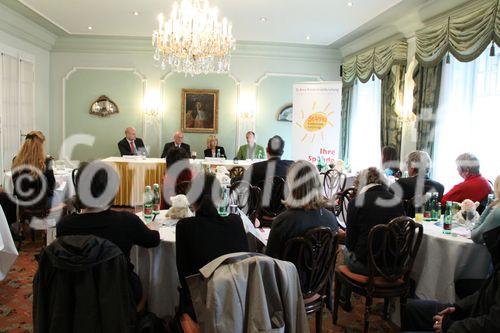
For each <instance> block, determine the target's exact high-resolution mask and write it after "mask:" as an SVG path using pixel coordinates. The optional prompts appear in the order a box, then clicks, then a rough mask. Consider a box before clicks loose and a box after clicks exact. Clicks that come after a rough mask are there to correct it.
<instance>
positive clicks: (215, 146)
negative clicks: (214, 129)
mask: <svg viewBox="0 0 500 333" xmlns="http://www.w3.org/2000/svg"><path fill="white" fill-rule="evenodd" d="M204 153H205V157H221V158H226V152H225V151H224V147H221V146H219V139H217V136H215V135H209V136H208V138H207V149H205V151H204Z"/></svg>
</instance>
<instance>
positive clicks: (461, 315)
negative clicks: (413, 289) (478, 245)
mask: <svg viewBox="0 0 500 333" xmlns="http://www.w3.org/2000/svg"><path fill="white" fill-rule="evenodd" d="M483 236H484V240H485V244H486V247H487V248H488V251H489V252H490V254H491V259H492V262H493V266H494V270H493V273H492V274H491V275H490V276H489V278H488V279H487V280H486V281H485V282H484V283H483V285H482V287H481V289H480V290H479V291H477V292H476V293H474V294H472V295H470V296H468V297H466V298H463V299H461V300H459V301H458V302H456V303H455V304H453V305H445V304H440V303H438V302H435V301H423V300H418V301H413V302H409V303H408V304H407V306H406V311H405V316H404V317H403V318H404V319H405V320H404V321H403V323H402V330H403V331H421V332H422V331H423V332H433V331H435V332H446V333H472V332H474V333H475V332H480V333H497V332H500V227H499V228H495V229H492V230H490V231H489V232H487V233H485V234H484V235H483ZM450 282H452V281H450Z"/></svg>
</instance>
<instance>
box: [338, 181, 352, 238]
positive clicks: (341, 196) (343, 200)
mask: <svg viewBox="0 0 500 333" xmlns="http://www.w3.org/2000/svg"><path fill="white" fill-rule="evenodd" d="M355 196H356V188H354V187H349V188H348V189H345V190H344V191H342V192H339V193H337V196H336V199H335V209H334V214H335V216H337V217H340V219H339V222H341V223H339V226H340V227H341V228H342V229H345V226H346V224H347V208H348V206H349V202H351V200H352V199H354V197H355ZM342 223H343V225H342Z"/></svg>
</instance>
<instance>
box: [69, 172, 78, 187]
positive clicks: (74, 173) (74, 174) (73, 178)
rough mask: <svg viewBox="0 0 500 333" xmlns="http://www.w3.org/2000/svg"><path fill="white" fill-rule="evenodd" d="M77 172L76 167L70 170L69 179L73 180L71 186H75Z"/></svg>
mask: <svg viewBox="0 0 500 333" xmlns="http://www.w3.org/2000/svg"><path fill="white" fill-rule="evenodd" d="M77 174H78V169H73V171H71V180H72V181H73V186H74V187H75V188H76V175H77Z"/></svg>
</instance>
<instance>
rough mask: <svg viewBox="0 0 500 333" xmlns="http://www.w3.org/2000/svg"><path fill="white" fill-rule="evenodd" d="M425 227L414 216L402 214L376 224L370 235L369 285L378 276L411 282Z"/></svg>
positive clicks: (392, 280)
mask: <svg viewBox="0 0 500 333" xmlns="http://www.w3.org/2000/svg"><path fill="white" fill-rule="evenodd" d="M423 230H424V228H423V227H422V225H421V224H419V223H416V222H415V221H414V220H413V219H411V218H409V217H406V216H401V217H397V218H395V219H393V220H392V221H391V222H389V224H381V225H376V226H375V227H373V228H372V229H371V230H370V233H369V235H368V268H369V272H370V279H369V284H370V285H371V286H372V287H373V280H374V277H375V276H381V277H383V278H385V279H386V280H388V281H391V282H394V281H396V280H398V279H403V280H404V281H405V282H407V281H408V278H409V275H410V272H411V269H412V267H413V263H414V261H415V257H416V256H417V252H418V249H419V247H420V243H421V242H422V235H423Z"/></svg>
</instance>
